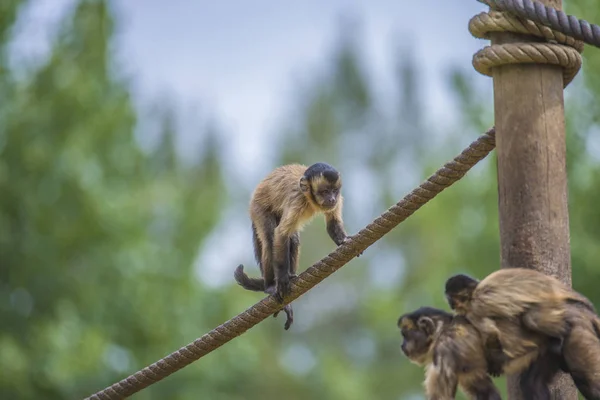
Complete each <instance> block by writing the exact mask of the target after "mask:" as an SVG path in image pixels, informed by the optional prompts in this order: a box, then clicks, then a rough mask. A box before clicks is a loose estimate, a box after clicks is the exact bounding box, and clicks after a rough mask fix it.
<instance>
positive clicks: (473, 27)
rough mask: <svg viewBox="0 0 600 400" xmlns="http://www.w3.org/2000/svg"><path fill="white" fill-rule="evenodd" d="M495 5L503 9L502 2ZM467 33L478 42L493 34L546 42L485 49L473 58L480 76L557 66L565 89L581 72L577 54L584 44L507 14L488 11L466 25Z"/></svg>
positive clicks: (492, 46)
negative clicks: (511, 68) (505, 68)
mask: <svg viewBox="0 0 600 400" xmlns="http://www.w3.org/2000/svg"><path fill="white" fill-rule="evenodd" d="M480 1H481V0H480ZM486 1H487V0H486ZM494 1H496V0H494ZM489 2H492V0H489ZM498 2H502V3H503V5H504V2H503V1H501V0H498ZM486 4H487V3H486ZM469 32H471V34H472V35H473V36H475V37H477V38H480V39H488V38H489V34H490V33H492V32H512V33H518V34H527V35H533V36H537V37H539V38H541V39H545V40H546V41H549V42H548V43H533V42H526V43H506V44H494V45H491V46H486V47H484V48H483V49H481V50H480V51H478V52H477V53H475V55H474V56H473V67H474V68H475V70H476V71H477V72H479V73H481V74H483V75H488V76H492V68H494V67H499V66H502V65H507V64H548V65H556V66H560V67H562V69H563V86H565V87H566V86H567V85H568V84H569V83H571V81H572V80H573V78H575V76H576V75H577V73H578V72H579V70H580V69H581V54H580V53H581V52H582V51H583V42H581V41H580V40H576V39H574V38H573V37H571V36H569V35H565V34H564V33H561V32H558V31H556V30H553V29H550V28H548V27H546V26H544V25H543V24H540V23H536V22H534V21H530V20H526V19H523V18H519V17H517V16H514V15H512V14H510V13H507V12H498V11H490V12H484V13H480V14H478V15H476V16H474V17H473V18H471V20H470V21H469ZM559 43H562V44H559Z"/></svg>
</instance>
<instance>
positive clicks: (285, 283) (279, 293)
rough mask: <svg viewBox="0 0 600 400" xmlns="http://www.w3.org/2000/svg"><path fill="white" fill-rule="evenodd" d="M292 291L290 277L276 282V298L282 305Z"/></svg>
mask: <svg viewBox="0 0 600 400" xmlns="http://www.w3.org/2000/svg"><path fill="white" fill-rule="evenodd" d="M291 291H292V288H291V285H290V277H289V276H286V277H285V278H283V279H278V280H277V282H276V291H275V298H276V299H277V301H279V302H280V303H283V299H284V298H285V296H287V295H289V294H290V293H291Z"/></svg>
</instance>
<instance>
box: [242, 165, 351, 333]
mask: <svg viewBox="0 0 600 400" xmlns="http://www.w3.org/2000/svg"><path fill="white" fill-rule="evenodd" d="M341 187H342V179H341V176H340V174H339V172H338V171H337V170H336V169H335V168H333V167H332V166H330V165H328V164H326V163H316V164H313V165H311V166H310V167H307V166H305V165H300V164H290V165H284V166H281V167H278V168H276V169H275V170H273V171H272V172H271V173H270V174H269V175H268V176H267V177H265V178H264V179H263V180H262V181H261V182H260V183H259V185H258V186H257V187H256V189H255V190H254V193H253V194H252V199H251V201H250V218H251V220H252V235H253V244H254V254H255V258H256V261H257V262H258V264H259V267H260V271H261V275H262V279H259V278H250V277H248V276H247V275H246V274H245V273H244V270H243V268H244V267H243V265H240V266H238V267H237V269H236V271H235V273H234V277H235V279H236V281H237V282H238V283H239V284H240V285H241V286H243V287H244V288H245V289H248V290H254V291H262V292H265V293H269V294H275V295H276V296H277V297H278V298H279V299H280V300H283V298H284V297H285V296H286V295H288V294H289V292H290V278H293V277H295V276H296V271H297V270H298V259H299V255H300V237H299V232H300V231H301V229H302V228H303V226H304V225H305V224H306V223H307V222H309V221H310V220H311V219H312V218H313V217H314V216H315V215H316V214H319V213H322V214H324V216H325V221H326V224H327V233H328V234H329V236H330V237H331V239H332V240H333V241H334V242H335V244H336V245H338V246H339V245H340V244H342V243H344V241H345V240H346V239H347V238H348V236H347V235H346V231H345V230H344V223H343V220H342V208H343V197H342V195H341ZM283 310H284V311H285V312H286V314H287V317H288V321H287V322H286V329H288V328H289V326H290V325H291V323H292V321H293V311H292V308H291V305H290V304H288V305H286V306H285V307H284V309H283ZM275 316H277V313H275Z"/></svg>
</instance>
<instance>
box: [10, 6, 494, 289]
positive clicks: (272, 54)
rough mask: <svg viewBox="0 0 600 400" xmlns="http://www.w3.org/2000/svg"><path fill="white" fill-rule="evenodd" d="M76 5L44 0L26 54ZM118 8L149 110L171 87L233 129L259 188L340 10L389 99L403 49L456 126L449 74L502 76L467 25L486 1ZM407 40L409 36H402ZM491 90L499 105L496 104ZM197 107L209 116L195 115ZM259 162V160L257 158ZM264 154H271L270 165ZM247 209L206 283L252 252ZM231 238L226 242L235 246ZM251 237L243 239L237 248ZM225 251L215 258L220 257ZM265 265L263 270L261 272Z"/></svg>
mask: <svg viewBox="0 0 600 400" xmlns="http://www.w3.org/2000/svg"><path fill="white" fill-rule="evenodd" d="M72 1H73V0H34V1H33V3H34V6H33V7H31V8H30V9H28V10H27V11H26V12H27V14H26V18H25V19H23V20H22V23H21V24H20V26H18V27H17V29H16V35H17V41H16V45H15V46H16V49H18V53H19V54H20V55H21V56H28V57H29V56H38V55H40V54H44V51H45V50H46V49H47V46H46V44H47V40H48V36H49V32H50V30H49V27H50V26H51V25H52V23H53V22H55V21H57V20H58V19H59V18H60V16H61V14H62V12H63V11H64V10H65V5H68V4H72ZM114 4H116V9H117V10H118V14H119V32H118V37H117V42H116V44H117V49H118V52H119V54H120V57H121V61H122V65H123V66H124V67H125V69H126V71H127V72H128V74H129V75H130V76H131V78H132V83H133V88H134V95H135V99H136V101H137V102H138V104H139V105H143V104H144V103H145V102H148V101H149V100H152V99H155V98H157V97H158V96H161V95H163V94H168V97H169V100H175V101H176V103H177V104H178V105H179V106H183V107H184V108H186V107H188V108H187V109H188V111H187V115H188V116H191V119H190V121H193V120H196V121H197V120H198V119H201V116H202V115H204V114H205V113H206V112H208V113H212V114H213V115H214V116H215V117H216V118H217V120H218V121H219V123H220V124H221V126H223V127H224V128H225V131H226V132H227V134H228V135H230V138H231V140H229V141H228V143H229V144H230V145H231V149H230V150H231V151H232V153H231V154H230V156H231V157H230V158H228V159H230V160H234V163H233V164H232V165H228V166H227V167H228V169H230V171H235V173H236V174H241V175H242V178H245V179H242V180H243V181H245V183H248V184H249V185H251V184H252V183H253V182H255V181H256V180H257V179H259V177H260V176H259V174H262V173H264V172H265V169H266V168H269V167H270V165H268V164H269V163H268V161H264V158H263V157H260V156H261V153H260V151H259V150H260V145H259V143H261V142H260V140H259V139H260V138H265V136H267V135H270V134H273V133H274V132H275V131H276V129H277V128H278V125H277V122H278V118H281V117H282V116H283V115H284V113H285V111H286V107H288V106H289V101H290V100H291V99H293V98H294V96H293V94H292V93H291V92H292V90H293V89H294V87H295V84H296V82H297V81H298V79H303V78H306V77H310V76H312V75H314V73H315V71H319V70H320V69H321V68H322V67H323V66H324V62H325V61H326V57H327V56H328V55H330V54H331V49H332V48H333V45H334V43H335V40H336V39H337V33H338V28H339V25H338V22H339V18H340V16H342V15H344V14H348V13H349V14H350V15H352V16H354V17H357V18H358V19H359V20H360V22H361V26H362V27H361V38H362V44H363V47H364V51H365V52H366V55H367V61H368V63H367V68H368V69H369V74H370V77H371V79H372V80H373V83H374V84H375V86H376V88H377V90H378V91H380V92H381V93H382V94H383V96H384V98H385V95H386V94H387V93H391V91H390V90H386V87H390V83H392V76H393V75H392V72H393V70H392V68H393V59H394V53H395V51H396V50H397V47H396V46H397V45H398V44H399V45H401V46H403V45H406V46H409V47H412V48H413V49H414V50H415V51H416V56H417V60H418V61H419V62H420V64H421V65H422V71H421V72H422V74H423V75H422V78H423V84H424V89H425V93H424V95H423V101H424V102H425V104H426V105H427V109H428V110H431V113H432V115H431V121H434V122H435V123H436V124H434V125H437V126H438V127H439V128H442V129H443V127H445V126H447V124H448V122H449V121H448V118H450V117H451V115H452V102H451V100H450V98H449V96H448V87H447V81H446V75H445V74H447V73H448V66H449V65H458V66H464V68H465V71H467V72H468V73H469V74H470V75H471V76H472V78H473V81H474V82H476V83H477V84H478V85H479V84H480V85H481V86H482V87H484V88H487V89H491V85H492V80H491V79H490V78H487V77H484V76H481V75H479V74H478V73H477V72H475V71H474V70H473V68H472V67H471V58H472V55H473V53H475V52H476V51H477V50H478V49H479V48H481V47H482V46H484V45H486V42H485V41H480V40H477V39H475V38H473V37H471V35H470V34H469V32H468V29H467V24H468V21H469V19H470V18H471V17H472V16H473V15H475V14H476V13H478V12H481V11H483V10H484V9H485V7H484V6H483V5H482V4H480V3H478V2H477V1H476V0H470V1H447V0H420V1H398V0H396V1H391V0H379V1H374V0H372V1H369V2H366V1H364V2H358V1H354V0H344V1H342V0H330V1H328V2H317V1H316V0H305V1H303V2H297V3H292V2H289V3H285V4H284V3H282V2H275V1H271V2H261V1H258V2H257V1H254V2H243V1H236V2H233V1H220V2H215V1H182V0H177V1H171V2H169V3H167V2H165V1H157V0H144V1H142V0H128V1H119V2H117V1H115V2H114ZM398 38H404V39H403V41H401V42H400V43H398V40H397V39H398ZM491 100H492V99H491V96H490V107H491V106H492V103H491ZM196 113H199V114H197V115H196ZM182 127H183V131H184V135H183V144H184V146H183V147H185V148H193V146H190V143H191V142H193V139H194V137H195V134H196V133H197V132H198V129H197V126H194V125H193V124H188V123H183V124H182ZM257 160H259V161H257ZM260 160H263V162H262V163H261V162H260ZM248 235H249V233H248V229H247V215H246V210H245V209H240V210H230V211H229V213H228V215H227V216H226V218H224V220H223V222H222V224H221V225H220V226H219V227H218V228H217V229H216V230H215V232H214V234H213V235H212V236H211V238H210V239H209V240H208V242H207V243H205V246H206V247H205V248H208V249H211V248H213V249H223V248H224V246H226V247H230V248H231V250H230V251H227V252H226V254H225V255H226V257H223V256H224V253H223V252H222V251H218V252H211V251H208V252H205V253H203V254H202V259H201V260H199V262H198V264H199V265H203V270H202V271H201V272H199V273H200V274H201V275H202V279H203V280H204V281H205V283H214V284H220V283H225V282H230V280H231V267H232V265H237V264H238V263H239V262H240V260H244V259H250V258H251V247H250V242H249V240H248ZM223 240H226V242H224V241H223ZM232 243H240V245H239V246H233V247H232V246H231V244H232ZM213 253H214V254H213ZM253 272H255V271H253Z"/></svg>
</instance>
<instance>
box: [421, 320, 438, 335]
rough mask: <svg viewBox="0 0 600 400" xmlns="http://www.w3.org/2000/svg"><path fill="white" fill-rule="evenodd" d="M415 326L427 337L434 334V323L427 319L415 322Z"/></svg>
mask: <svg viewBox="0 0 600 400" xmlns="http://www.w3.org/2000/svg"><path fill="white" fill-rule="evenodd" d="M417 325H418V326H419V329H421V330H422V331H424V332H425V333H426V334H427V335H428V336H431V335H433V333H434V332H435V323H434V322H433V320H432V319H431V318H429V317H421V318H419V320H418V321H417Z"/></svg>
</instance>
